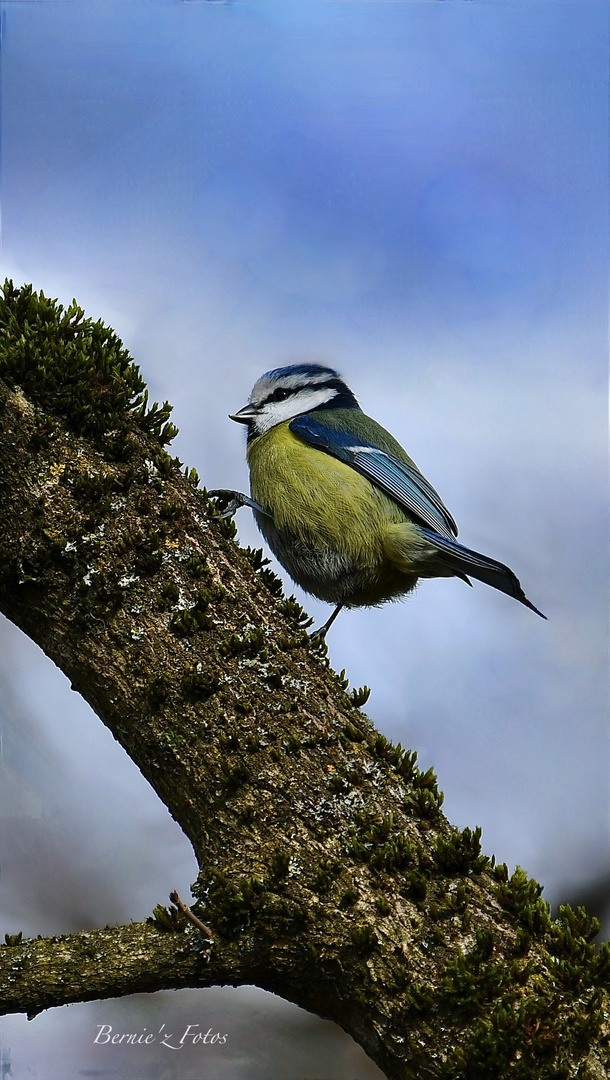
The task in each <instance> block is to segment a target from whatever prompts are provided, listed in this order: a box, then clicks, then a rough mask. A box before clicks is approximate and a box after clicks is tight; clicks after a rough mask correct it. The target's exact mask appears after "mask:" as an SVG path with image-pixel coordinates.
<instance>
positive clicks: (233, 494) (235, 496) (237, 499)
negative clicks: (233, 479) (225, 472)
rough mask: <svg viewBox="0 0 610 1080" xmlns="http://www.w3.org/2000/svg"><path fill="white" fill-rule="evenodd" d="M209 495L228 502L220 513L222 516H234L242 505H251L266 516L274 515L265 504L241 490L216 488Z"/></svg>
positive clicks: (221, 501)
mask: <svg viewBox="0 0 610 1080" xmlns="http://www.w3.org/2000/svg"><path fill="white" fill-rule="evenodd" d="M208 495H209V496H210V498H211V499H218V501H219V502H220V504H221V505H222V504H223V503H226V504H227V505H226V507H225V509H224V510H223V512H222V514H221V515H220V516H221V518H228V517H233V514H234V513H235V511H236V510H239V508H240V506H249V507H250V508H251V509H252V510H256V511H257V512H258V513H259V514H264V515H265V517H270V518H272V517H273V514H270V513H269V511H268V510H265V508H264V506H261V504H260V503H257V502H255V500H254V499H251V498H250V496H249V495H242V493H241V491H230V490H229V489H228V488H215V489H214V491H208Z"/></svg>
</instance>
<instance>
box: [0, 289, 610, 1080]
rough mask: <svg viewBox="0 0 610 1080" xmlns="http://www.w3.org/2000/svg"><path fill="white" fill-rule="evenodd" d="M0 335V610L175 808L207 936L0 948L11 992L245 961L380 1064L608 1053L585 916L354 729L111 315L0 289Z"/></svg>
mask: <svg viewBox="0 0 610 1080" xmlns="http://www.w3.org/2000/svg"><path fill="white" fill-rule="evenodd" d="M0 333H1V338H0V378H1V379H2V380H3V381H2V382H1V383H0V487H1V490H0V496H1V497H0V607H1V609H2V611H3V612H4V613H5V614H6V615H7V616H8V617H9V618H10V619H12V620H13V621H14V622H15V623H16V624H17V625H18V626H20V627H21V628H22V629H23V630H24V631H25V632H26V633H27V634H29V635H30V637H32V638H33V640H34V641H36V642H37V643H38V644H39V645H40V646H41V648H42V649H44V651H45V652H46V653H47V655H49V656H50V657H51V658H52V659H53V660H54V661H55V663H56V664H57V665H58V666H59V667H60V668H61V669H62V670H63V671H64V672H65V673H66V674H67V675H68V677H69V678H70V679H71V680H72V684H73V687H74V688H75V689H77V690H79V692H80V693H81V694H82V695H83V697H85V698H86V700H87V701H88V702H89V703H90V704H91V705H92V707H93V708H94V709H95V710H96V712H97V713H98V715H99V716H100V718H101V719H102V720H103V722H104V723H105V724H106V725H107V726H108V727H109V728H110V730H111V731H112V732H113V734H114V735H115V737H116V738H117V739H118V740H119V741H120V742H121V743H122V745H123V746H124V747H125V749H126V750H127V752H128V753H129V754H130V755H131V757H132V758H133V760H134V761H135V762H136V763H137V764H138V766H139V768H140V769H141V771H142V773H143V774H144V776H146V777H147V779H148V780H149V781H150V783H151V784H152V785H153V787H154V788H155V790H156V791H157V792H158V794H159V796H160V797H161V798H162V799H163V801H164V802H165V803H166V805H167V806H168V807H169V809H170V811H171V813H172V814H173V816H174V817H175V818H176V819H177V820H178V821H179V822H180V824H181V825H182V827H183V829H184V830H185V832H186V834H187V835H188V836H189V838H190V839H191V841H192V843H193V847H194V849H195V852H196V854H197V858H198V862H199V867H200V873H199V877H198V881H197V883H196V885H195V886H194V890H195V893H196V896H197V899H198V904H197V905H196V912H197V915H198V916H200V917H201V919H202V920H203V922H204V923H205V924H206V926H209V927H211V929H212V931H213V933H214V945H213V947H212V951H211V958H210V959H209V962H208V955H209V950H207V949H205V948H202V939H201V938H200V936H193V935H198V931H196V930H194V929H191V928H189V929H188V931H182V932H180V933H178V932H176V933H168V934H162V933H160V932H159V930H158V929H156V928H155V927H151V926H147V925H136V926H133V927H117V928H113V929H108V928H107V929H106V930H99V931H95V932H93V933H90V934H76V935H70V936H69V937H68V938H51V939H48V940H46V941H36V942H24V943H23V944H21V945H7V946H5V947H4V949H3V950H0V979H2V986H3V1010H4V1011H6V1012H8V1011H12V1010H17V1009H24V1010H27V1011H29V1012H30V1013H31V1012H36V1011H38V1010H39V1009H40V1008H46V1007H49V1006H50V1005H59V1004H64V1003H65V1002H66V1001H76V1000H86V999H90V998H92V997H94V996H100V997H103V996H110V995H112V996H116V995H117V994H125V993H133V992H136V991H141V990H143V989H147V990H156V989H160V988H165V987H176V986H178V985H180V986H203V985H211V984H212V983H214V982H230V983H235V984H238V983H241V982H248V983H255V984H256V985H258V986H261V987H263V988H265V989H268V990H272V991H274V992H276V993H278V994H280V995H282V996H283V997H285V998H287V999H289V1000H291V1001H294V1002H296V1003H297V1004H299V1005H302V1006H303V1007H304V1008H307V1009H309V1010H311V1011H313V1012H317V1013H319V1014H320V1015H321V1016H325V1017H327V1018H329V1019H332V1020H335V1021H336V1022H337V1023H339V1024H340V1025H341V1026H342V1027H344V1028H345V1030H347V1031H348V1032H350V1034H352V1035H353V1036H354V1038H355V1039H357V1040H358V1041H359V1042H360V1043H361V1044H362V1046H363V1047H364V1048H365V1050H366V1051H367V1053H369V1055H370V1056H371V1057H372V1058H373V1059H374V1060H375V1061H376V1062H377V1063H378V1064H379V1066H380V1067H381V1068H382V1069H384V1071H385V1072H386V1074H387V1076H388V1077H396V1078H399V1077H400V1078H405V1077H413V1076H417V1077H418V1078H420V1080H427V1078H442V1080H459V1078H466V1077H468V1078H469V1080H470V1078H476V1077H481V1078H483V1077H484V1078H486V1080H487V1078H488V1077H489V1076H494V1077H497V1078H498V1080H501V1078H502V1077H511V1078H523V1080H525V1078H526V1077H527V1078H528V1080H529V1078H530V1077H532V1076H543V1075H544V1076H545V1077H546V1076H548V1077H574V1078H576V1077H580V1078H584V1077H585V1076H588V1077H602V1076H605V1075H607V1071H608V1068H609V1067H610V1056H609V1052H608V1040H609V1036H610V1026H609V1010H608V971H609V970H610V950H608V949H607V948H602V949H601V950H600V951H599V952H598V953H596V950H595V947H594V945H593V944H591V938H592V937H593V936H594V934H595V933H596V931H597V926H596V925H595V922H594V920H591V919H590V918H589V917H588V916H587V915H586V913H585V912H584V911H582V910H580V909H579V911H578V912H572V911H571V910H570V909H569V908H568V907H567V906H566V907H565V908H563V909H560V914H559V919H558V920H552V919H551V918H550V914H549V910H548V905H546V904H545V903H544V901H543V900H542V899H541V897H540V891H541V890H540V887H539V886H538V885H536V883H535V882H532V881H529V880H528V879H527V877H526V876H525V874H523V873H522V872H521V871H517V872H516V873H515V874H514V875H513V876H512V878H509V877H508V873H507V870H506V867H505V866H496V865H495V863H494V862H493V860H491V861H490V860H489V859H487V858H486V857H485V856H482V855H481V853H480V843H479V830H475V831H474V832H472V831H471V830H469V829H466V830H464V831H463V832H459V831H458V830H455V829H453V828H452V827H451V826H450V825H449V823H448V822H447V821H446V819H445V818H444V817H443V815H442V813H441V802H442V797H441V796H440V794H439V792H438V788H437V784H436V779H435V777H434V775H433V774H432V772H431V771H430V772H427V773H422V772H420V770H419V769H418V768H417V765H416V763H415V755H414V754H410V753H408V752H405V751H403V750H402V749H401V748H400V747H394V746H392V745H391V744H390V743H389V742H388V741H387V740H386V739H385V738H384V737H383V736H382V735H379V734H378V733H376V732H375V731H374V729H373V728H372V726H371V724H370V722H369V721H368V719H367V718H366V717H365V716H364V715H363V714H362V713H361V712H360V710H359V708H358V704H359V703H361V702H362V700H363V698H364V696H365V695H364V694H362V695H360V696H358V694H356V695H355V696H354V695H352V696H350V695H349V694H348V693H347V692H346V685H345V684H344V682H343V681H342V680H341V679H340V678H338V677H337V675H335V673H334V672H332V671H331V669H330V668H329V667H328V664H327V662H326V659H325V655H324V650H323V649H322V650H320V649H319V648H317V649H316V648H315V647H313V646H312V645H311V643H310V642H309V640H308V638H307V636H306V634H305V632H304V629H303V626H304V622H305V617H304V614H303V612H302V610H301V609H300V608H299V606H298V605H297V604H296V603H295V601H294V600H286V599H284V598H283V597H282V596H281V590H280V588H279V583H278V581H277V579H276V578H274V576H273V575H271V574H270V573H269V571H267V570H266V569H265V568H264V567H263V566H262V561H261V557H260V553H255V552H244V551H241V550H240V549H239V548H238V547H237V545H236V544H235V543H234V542H233V539H232V536H233V533H234V529H233V526H232V525H231V523H230V522H229V523H227V522H223V521H221V520H220V519H219V518H218V515H216V514H215V512H214V510H213V508H212V507H211V505H210V504H209V501H208V500H207V498H206V495H205V492H201V491H199V490H197V488H196V486H195V483H194V480H195V478H194V476H193V475H192V474H189V475H185V474H184V472H182V471H181V465H180V463H179V462H178V461H177V459H172V458H170V457H169V455H168V454H167V453H166V451H165V450H164V449H163V444H164V443H165V442H167V441H168V439H169V438H170V437H171V435H172V434H173V429H172V428H171V425H169V424H168V415H169V409H168V408H166V407H163V408H161V409H159V408H158V407H157V406H156V405H155V406H153V408H152V409H151V410H148V409H147V402H146V399H145V397H144V392H145V391H144V384H143V382H142V380H141V377H140V375H139V371H138V369H137V368H136V367H135V365H133V363H132V362H131V361H130V359H129V357H128V356H127V354H126V353H125V351H124V350H123V348H122V345H121V343H120V342H119V341H118V339H117V338H116V337H115V336H114V335H113V334H112V332H111V331H108V330H107V329H106V328H104V327H103V326H102V324H100V323H91V322H90V321H89V320H85V319H84V317H83V313H82V312H81V311H80V309H78V308H77V307H76V305H73V306H72V307H71V308H70V309H68V311H63V310H62V309H61V308H58V307H57V306H56V305H55V304H54V303H53V302H51V301H49V300H47V299H46V298H45V297H43V296H42V295H40V296H36V295H35V294H32V292H31V290H28V289H24V290H21V291H16V290H14V289H13V288H12V286H11V285H10V284H7V285H6V286H5V299H4V301H3V302H2V303H1V304H0ZM159 917H160V916H159V913H157V918H158V920H159ZM168 918H169V920H170V923H171V922H172V917H170V916H168ZM161 921H162V922H163V920H161ZM193 946H194V948H193ZM87 950H92V951H93V955H91V956H90V958H89V959H87V956H88V955H89V953H88V952H87ZM96 958H97V959H96Z"/></svg>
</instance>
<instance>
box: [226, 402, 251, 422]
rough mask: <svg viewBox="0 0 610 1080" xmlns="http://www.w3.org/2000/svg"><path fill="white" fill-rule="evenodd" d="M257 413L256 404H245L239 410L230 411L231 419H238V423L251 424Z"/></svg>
mask: <svg viewBox="0 0 610 1080" xmlns="http://www.w3.org/2000/svg"><path fill="white" fill-rule="evenodd" d="M256 415H257V412H256V409H255V407H254V405H244V407H243V409H240V410H239V412H236V413H229V420H236V421H237V423H238V424H249V423H250V421H251V420H254V417H255V416H256Z"/></svg>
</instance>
